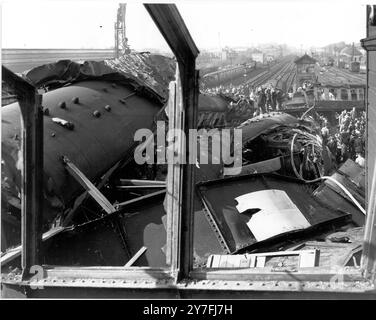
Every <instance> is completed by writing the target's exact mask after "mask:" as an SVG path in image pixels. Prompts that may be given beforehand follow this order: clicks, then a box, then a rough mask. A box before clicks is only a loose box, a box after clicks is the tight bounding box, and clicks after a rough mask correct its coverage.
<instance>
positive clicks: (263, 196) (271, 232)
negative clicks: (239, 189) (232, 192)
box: [235, 189, 311, 241]
mask: <svg viewBox="0 0 376 320" xmlns="http://www.w3.org/2000/svg"><path fill="white" fill-rule="evenodd" d="M235 200H236V201H237V202H238V203H239V204H238V205H237V206H236V209H237V210H238V211H239V212H240V213H242V214H244V213H246V212H247V211H248V210H258V211H257V212H256V213H254V214H252V215H251V217H250V219H249V221H248V222H247V226H248V227H249V229H250V230H251V232H252V234H253V235H254V237H255V238H256V240H257V241H262V240H265V239H269V238H271V237H274V236H277V235H279V234H282V233H285V232H289V231H294V230H301V229H306V228H309V227H310V226H311V225H310V223H309V222H308V221H307V219H306V218H305V217H304V215H303V214H302V213H301V212H300V211H299V209H298V207H297V206H296V205H295V204H294V202H292V201H291V199H290V198H289V197H288V195H287V193H286V192H285V191H283V190H275V189H272V190H261V191H257V192H252V193H247V194H245V195H242V196H240V197H237V198H235Z"/></svg>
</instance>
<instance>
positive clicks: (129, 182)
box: [120, 179, 166, 186]
mask: <svg viewBox="0 0 376 320" xmlns="http://www.w3.org/2000/svg"><path fill="white" fill-rule="evenodd" d="M120 184H121V185H123V186H145V185H148V186H149V185H157V186H160V185H163V186H165V185H166V181H159V180H137V179H120Z"/></svg>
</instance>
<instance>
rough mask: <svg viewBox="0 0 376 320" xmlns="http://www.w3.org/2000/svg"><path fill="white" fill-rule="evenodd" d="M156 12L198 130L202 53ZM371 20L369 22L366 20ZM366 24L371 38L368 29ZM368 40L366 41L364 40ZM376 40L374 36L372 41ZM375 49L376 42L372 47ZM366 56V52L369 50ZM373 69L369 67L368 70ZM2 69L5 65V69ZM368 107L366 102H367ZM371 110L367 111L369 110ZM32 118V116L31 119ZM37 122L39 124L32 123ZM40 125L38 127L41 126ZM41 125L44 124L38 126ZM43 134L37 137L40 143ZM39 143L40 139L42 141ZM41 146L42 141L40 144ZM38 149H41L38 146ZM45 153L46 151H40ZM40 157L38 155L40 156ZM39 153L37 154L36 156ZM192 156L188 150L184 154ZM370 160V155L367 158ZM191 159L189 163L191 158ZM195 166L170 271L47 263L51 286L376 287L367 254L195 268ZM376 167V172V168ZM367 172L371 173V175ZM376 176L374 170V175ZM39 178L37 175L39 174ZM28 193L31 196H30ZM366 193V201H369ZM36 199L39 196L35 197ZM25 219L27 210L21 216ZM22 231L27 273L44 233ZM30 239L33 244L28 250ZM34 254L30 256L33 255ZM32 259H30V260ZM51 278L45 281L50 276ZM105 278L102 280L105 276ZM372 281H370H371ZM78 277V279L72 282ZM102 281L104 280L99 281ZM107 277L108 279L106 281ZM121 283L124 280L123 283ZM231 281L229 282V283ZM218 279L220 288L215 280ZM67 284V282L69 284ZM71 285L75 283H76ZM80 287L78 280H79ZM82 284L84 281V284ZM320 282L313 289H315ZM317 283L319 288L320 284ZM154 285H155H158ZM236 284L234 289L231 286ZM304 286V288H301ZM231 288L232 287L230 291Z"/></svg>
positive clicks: (189, 122)
mask: <svg viewBox="0 0 376 320" xmlns="http://www.w3.org/2000/svg"><path fill="white" fill-rule="evenodd" d="M144 6H145V7H146V9H147V11H148V12H149V14H150V15H151V16H152V18H153V20H154V22H155V23H156V25H157V27H158V28H159V30H160V31H161V33H162V35H163V36H164V37H165V39H166V40H167V42H168V44H169V46H170V47H171V49H172V51H173V53H174V54H175V56H176V58H177V60H178V65H179V70H180V72H181V73H180V74H181V77H180V79H181V83H182V97H183V100H182V101H183V108H184V112H183V119H184V131H185V132H188V130H189V129H194V128H196V125H197V103H198V71H197V70H196V69H195V59H196V57H197V55H198V49H197V47H196V46H195V44H194V42H193V39H192V38H191V36H190V34H189V32H188V29H187V28H186V26H185V24H184V22H183V20H182V18H181V16H180V14H179V12H178V10H177V8H176V6H175V5H173V4H145V5H144ZM369 14H370V6H367V19H368V17H369ZM367 21H368V20H367ZM368 27H369V26H367V36H368V35H369V33H368ZM362 41H363V43H366V41H367V40H366V39H365V40H362ZM373 41H376V40H373ZM372 48H373V50H376V44H374V47H372ZM366 50H367V54H368V49H367V48H366ZM368 71H369V70H368ZM3 73H4V68H3ZM368 73H369V72H367V92H366V97H368ZM28 90H29V91H30V92H33V94H36V92H35V88H30V87H28ZM30 104H31V105H33V106H34V109H33V110H34V111H35V110H38V108H39V110H40V105H38V103H30ZM367 108H368V104H367ZM367 110H368V109H367ZM30 121H31V122H33V119H32V118H30ZM33 124H34V125H37V122H33ZM37 126H38V125H37ZM39 127H40V125H39ZM42 139H43V135H41V136H40V134H39V138H38V139H37V141H39V142H41V141H42ZM39 144H40V143H39ZM41 145H43V144H41ZM38 150H39V152H40V151H41V150H40V149H38ZM42 154H43V151H42ZM39 156H40V154H39ZM34 157H35V155H34ZM186 157H187V159H189V152H187V154H186ZM25 159H27V160H26V161H30V159H31V158H27V157H25ZM367 161H369V159H368V158H367ZM187 163H189V162H187ZM194 171H195V166H194V165H191V164H185V165H182V183H181V185H180V186H179V194H178V196H179V197H180V196H181V197H182V198H181V201H182V206H181V210H179V212H177V213H175V214H177V215H178V218H179V219H178V221H179V223H177V224H176V220H175V224H173V223H172V225H171V226H170V227H171V230H172V234H173V236H172V243H171V244H170V245H171V248H170V249H171V257H172V264H171V269H170V270H166V269H156V268H149V267H129V268H123V267H59V266H43V270H44V275H45V277H44V279H43V281H46V280H47V281H48V282H49V284H50V285H52V286H53V285H54V284H53V280H51V279H52V278H54V279H55V280H56V282H57V285H58V284H59V283H60V282H61V281H64V279H67V278H69V279H70V280H69V281H73V280H74V279H73V280H72V279H71V278H77V279H81V280H82V281H85V279H86V280H90V281H93V283H94V286H96V287H97V288H98V287H104V284H105V283H106V281H110V282H111V281H112V282H113V285H112V287H114V288H115V287H127V288H133V287H132V285H130V283H129V282H128V281H132V280H135V281H138V280H143V281H146V282H145V283H141V284H140V283H138V284H137V288H139V289H142V288H148V287H149V285H148V284H147V282H148V281H149V283H152V284H156V285H157V287H158V286H159V285H161V284H160V281H167V282H168V283H173V284H174V287H173V288H174V289H176V288H178V289H181V290H185V289H189V290H190V289H197V290H209V291H210V290H226V288H230V285H229V283H231V285H232V284H234V283H235V287H236V288H237V289H238V290H244V291H249V290H282V291H286V292H289V291H291V290H292V288H291V286H289V285H287V286H286V287H279V288H278V289H276V286H278V283H281V282H286V283H300V285H301V286H302V285H303V284H304V285H307V287H306V288H308V289H307V290H316V291H320V292H326V291H327V290H328V289H329V290H334V291H337V292H338V291H340V292H352V291H354V288H353V284H354V283H355V282H360V283H361V284H363V287H362V288H360V289H359V292H366V291H369V290H372V289H373V288H374V284H373V283H372V281H373V280H372V279H374V276H375V260H376V259H375V257H374V256H373V255H368V256H366V257H364V256H365V255H366V254H364V253H363V257H362V266H361V268H355V267H344V268H332V267H330V268H328V267H325V268H323V267H315V268H305V270H303V269H300V270H298V271H297V272H295V273H291V272H288V271H277V272H276V271H273V270H272V269H268V268H263V270H262V271H260V270H255V269H246V270H205V271H202V270H194V269H193V236H194V235H193V197H194V194H195V192H194V190H195V181H194V180H195V179H194ZM375 171H376V170H375ZM367 176H368V175H367ZM375 176H376V174H375ZM35 179H37V177H36V178H35ZM375 181H376V178H374V180H373V184H376V182H375ZM26 196H29V194H26ZM368 197H369V201H367V206H368V207H367V212H368V214H367V221H366V231H365V238H364V250H365V251H367V250H368V252H369V251H370V250H372V248H374V246H375V244H376V227H375V216H376V204H375V202H376V200H375V198H376V196H370V195H369V194H368ZM368 197H367V199H368ZM34 200H35V199H34ZM33 213H34V215H33V219H34V220H33V223H34V227H35V223H36V222H37V219H38V218H37V216H38V215H37V214H35V213H36V211H35V210H34V211H33ZM22 216H23V217H24V216H25V214H23V215H22ZM22 228H23V233H25V239H27V240H26V242H24V246H23V248H22V257H23V258H22V261H26V262H25V263H23V268H24V271H25V270H26V269H27V268H29V267H30V266H31V265H32V263H35V262H38V259H37V254H36V252H37V251H36V250H35V246H38V245H39V244H40V241H41V234H40V232H34V231H35V228H34V229H33V228H32V225H30V223H29V222H27V221H26V220H25V221H23V223H22ZM30 243H31V246H32V247H33V248H32V250H31V251H30ZM30 255H31V258H30ZM27 257H29V258H27ZM28 259H29V260H28ZM339 274H343V275H344V277H343V280H344V283H346V285H345V286H344V287H341V288H340V289H338V288H337V287H336V286H335V283H334V284H333V279H334V278H335V277H336V276H338V275H339ZM27 276H30V274H28V273H27V272H26V273H25V272H24V273H23V275H22V277H21V278H19V277H18V278H17V277H16V278H12V279H10V278H8V279H6V281H5V282H4V279H3V283H17V284H23V285H28V286H29V285H31V284H32V281H31V282H30V279H29V278H28V277H27ZM46 278H47V279H46ZM101 279H104V280H101ZM370 280H371V281H370ZM74 281H75V280H74ZM100 281H102V282H100ZM103 281H105V282H103ZM119 281H122V282H119ZM228 282H229V283H228ZM215 283H217V285H216V286H213V284H215ZM254 283H260V287H258V286H253V287H252V286H251V285H250V284H254ZM65 285H69V284H68V283H67V282H65ZM72 285H73V284H72ZM76 285H77V284H76ZM82 285H84V284H82ZM311 285H312V286H316V287H315V288H316V289H315V288H313V287H311ZM317 285H318V286H317ZM154 288H156V287H154ZM231 288H232V287H231ZM300 288H302V287H300ZM231 290H232V289H231Z"/></svg>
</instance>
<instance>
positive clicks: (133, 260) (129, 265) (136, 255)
mask: <svg viewBox="0 0 376 320" xmlns="http://www.w3.org/2000/svg"><path fill="white" fill-rule="evenodd" d="M147 249H148V248H147V247H145V246H144V247H142V248H141V249H140V250H138V251H137V253H136V254H135V255H134V256H133V257H132V258H131V259H130V260H129V261H128V262H127V263H126V264H125V266H124V267H126V268H128V267H131V266H132V265H133V264H134V263H135V262H136V261H137V260H138V259H139V258H140V257H141V256H142V255H143V254H144V253H145V251H146V250H147Z"/></svg>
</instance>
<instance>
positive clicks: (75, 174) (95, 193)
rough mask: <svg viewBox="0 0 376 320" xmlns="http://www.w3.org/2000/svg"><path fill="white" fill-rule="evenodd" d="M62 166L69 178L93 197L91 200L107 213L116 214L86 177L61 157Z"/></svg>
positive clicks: (108, 202)
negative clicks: (74, 180) (63, 165)
mask: <svg viewBox="0 0 376 320" xmlns="http://www.w3.org/2000/svg"><path fill="white" fill-rule="evenodd" d="M63 161H64V164H65V166H66V168H67V170H68V172H69V173H70V174H71V176H72V177H73V178H74V179H76V181H77V182H78V183H79V184H80V185H81V186H82V187H84V188H85V190H86V191H87V192H88V193H89V194H90V195H91V196H92V197H93V199H94V200H95V201H96V202H97V203H98V204H99V205H100V206H101V207H102V208H103V210H104V211H106V212H107V213H114V212H116V209H115V207H114V206H113V205H112V204H111V202H110V201H108V200H107V198H106V197H105V196H104V195H103V194H102V192H100V191H99V190H98V189H97V188H96V186H95V185H94V184H93V183H92V182H91V181H90V180H89V179H88V178H86V176H85V175H84V174H83V173H82V172H81V171H80V169H78V168H77V167H76V166H75V165H74V163H73V162H72V161H70V160H69V159H68V158H67V157H65V156H64V157H63Z"/></svg>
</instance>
